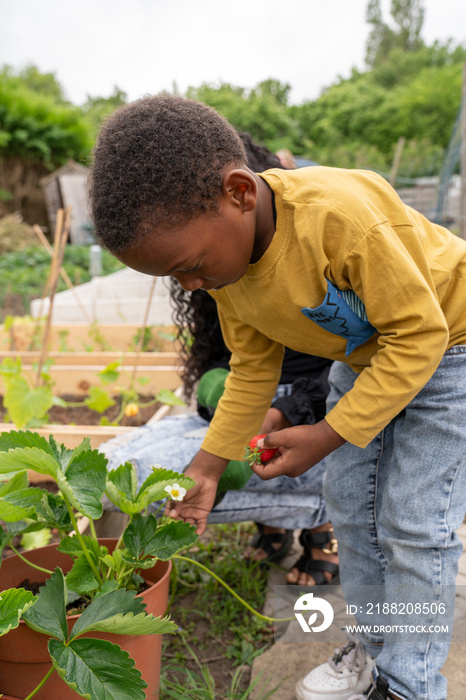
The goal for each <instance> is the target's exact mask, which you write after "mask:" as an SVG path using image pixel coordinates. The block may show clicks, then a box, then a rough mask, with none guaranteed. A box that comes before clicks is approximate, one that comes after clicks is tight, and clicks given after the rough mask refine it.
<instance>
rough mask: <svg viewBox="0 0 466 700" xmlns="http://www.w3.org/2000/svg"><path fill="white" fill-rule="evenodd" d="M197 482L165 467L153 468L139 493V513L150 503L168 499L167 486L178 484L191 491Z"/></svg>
mask: <svg viewBox="0 0 466 700" xmlns="http://www.w3.org/2000/svg"><path fill="white" fill-rule="evenodd" d="M195 483H196V482H195V481H194V480H193V479H191V478H190V477H189V476H185V475H184V474H178V473H177V472H174V471H172V470H170V469H165V468H164V467H159V466H154V467H152V473H151V474H149V476H148V477H147V479H146V480H145V481H144V482H143V483H142V484H141V488H140V489H139V493H138V503H139V511H141V510H144V509H145V508H147V506H148V505H149V504H150V503H154V502H155V501H159V500H160V499H161V498H166V497H167V492H166V491H165V487H166V486H172V485H173V484H178V485H179V486H183V487H184V488H185V489H190V488H191V487H192V486H194V484H195Z"/></svg>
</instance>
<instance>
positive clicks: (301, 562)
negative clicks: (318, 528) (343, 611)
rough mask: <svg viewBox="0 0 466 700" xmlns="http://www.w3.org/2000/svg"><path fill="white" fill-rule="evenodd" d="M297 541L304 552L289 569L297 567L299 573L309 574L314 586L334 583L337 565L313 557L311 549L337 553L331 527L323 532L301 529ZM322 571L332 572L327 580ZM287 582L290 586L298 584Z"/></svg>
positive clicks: (337, 574) (336, 545)
mask: <svg viewBox="0 0 466 700" xmlns="http://www.w3.org/2000/svg"><path fill="white" fill-rule="evenodd" d="M299 543H300V545H301V546H302V547H303V549H304V552H303V554H302V556H301V557H300V558H299V559H298V561H297V562H296V563H295V564H293V566H292V567H291V569H298V571H299V572H300V573H305V574H309V576H312V578H313V579H314V581H315V585H316V586H325V585H327V584H328V583H336V579H337V578H338V576H339V572H340V569H339V566H338V564H334V563H333V562H331V561H326V560H325V559H314V557H313V556H312V549H313V548H314V549H321V550H322V551H323V552H325V554H338V542H337V540H336V539H335V537H334V534H333V527H332V528H330V530H324V531H323V532H311V531H310V530H302V531H301V534H300V535H299ZM324 571H327V572H328V573H330V574H332V578H331V579H330V580H329V579H328V578H327V577H326V576H324ZM287 583H289V585H290V586H296V585H299V584H297V583H291V582H287Z"/></svg>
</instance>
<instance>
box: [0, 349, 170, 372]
mask: <svg viewBox="0 0 466 700" xmlns="http://www.w3.org/2000/svg"><path fill="white" fill-rule="evenodd" d="M39 354H40V353H39V352H38V351H37V350H31V351H28V350H23V351H16V350H0V363H1V362H2V361H3V360H4V359H5V358H6V357H11V358H13V359H17V358H19V359H20V360H21V363H22V364H23V365H32V364H33V363H34V362H38V360H39ZM47 357H48V359H49V360H53V363H54V365H94V366H100V367H101V369H104V368H105V367H107V365H109V364H110V363H111V362H120V363H121V364H122V365H123V366H127V365H131V366H134V362H135V359H136V353H134V352H126V353H125V354H122V353H121V352H113V351H108V352H80V351H78V352H58V351H55V350H52V351H51V352H49V354H48V356H47ZM179 361H180V360H179V355H178V353H176V352H142V353H141V354H140V356H139V367H140V368H141V370H142V368H143V367H147V366H149V367H151V366H153V365H165V366H172V365H173V366H175V367H176V366H178V363H179Z"/></svg>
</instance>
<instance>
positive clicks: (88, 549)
mask: <svg viewBox="0 0 466 700" xmlns="http://www.w3.org/2000/svg"><path fill="white" fill-rule="evenodd" d="M28 470H34V471H35V472H36V473H38V474H42V475H46V476H48V477H51V478H52V479H53V480H54V481H55V483H56V485H57V487H58V493H57V494H54V493H51V492H50V491H46V490H44V489H41V488H38V487H34V488H33V487H30V486H29V481H28ZM2 478H3V479H8V480H7V481H5V482H2V481H1V479H2ZM193 485H194V482H193V480H192V479H190V478H189V477H187V476H185V475H184V474H178V473H177V472H174V471H171V470H169V469H165V468H163V467H160V466H154V467H153V468H152V472H151V474H150V475H149V476H148V477H147V479H146V480H145V481H144V482H143V483H142V484H141V486H140V487H138V480H137V473H136V469H135V467H134V466H133V465H132V464H131V463H129V462H127V463H125V464H122V465H120V466H119V467H118V468H116V469H114V470H111V471H109V472H108V471H107V459H106V457H105V456H104V455H103V454H102V453H100V452H98V451H97V450H92V449H91V448H90V440H89V438H85V439H84V440H83V441H82V442H81V443H80V445H78V447H76V448H75V449H74V450H70V449H67V448H66V447H65V446H64V445H61V444H58V443H57V442H56V441H55V439H54V438H53V436H50V437H49V439H48V440H46V438H44V437H41V436H39V435H38V434H37V433H32V432H30V431H12V432H10V433H2V434H1V435H0V520H2V521H3V523H4V527H3V528H1V527H0V555H1V553H2V551H3V549H4V548H5V546H7V545H8V546H9V547H10V548H11V549H12V550H13V551H14V552H15V553H16V554H17V555H18V557H20V558H21V559H22V560H23V561H24V562H26V563H27V564H29V565H31V567H33V568H37V569H40V571H41V572H43V573H44V572H45V573H46V574H48V575H49V578H48V579H47V581H46V583H45V584H44V585H43V586H42V587H41V588H40V590H39V595H38V596H33V595H32V594H31V593H29V592H28V591H26V590H24V589H21V588H19V589H8V590H5V591H3V592H1V593H0V636H2V635H3V634H6V633H8V632H9V631H10V630H13V629H15V628H16V627H18V625H19V623H20V620H24V622H25V624H26V625H27V626H28V627H30V628H32V629H33V630H36V631H37V632H40V633H42V634H45V635H47V636H49V637H50V639H49V641H48V652H49V655H50V659H51V667H50V669H49V671H48V672H47V674H46V676H45V677H44V678H43V679H42V681H41V682H40V683H39V685H38V686H37V687H36V688H35V689H34V690H33V691H32V692H31V693H29V695H28V699H29V698H32V697H33V696H34V695H35V694H36V693H37V692H38V690H39V689H40V688H42V686H43V685H44V683H46V681H47V679H48V677H49V676H50V675H51V674H52V673H53V671H54V670H55V669H56V670H57V672H58V673H59V675H60V677H61V678H62V679H63V681H64V682H65V683H66V684H67V685H68V686H69V687H70V688H72V689H74V690H75V691H76V692H77V693H78V695H80V696H82V697H88V698H90V700H103V698H109V699H110V698H114V699H115V700H123V699H124V700H128V698H131V699H132V700H133V699H139V698H140V699H141V700H143V698H144V697H145V694H144V688H145V687H146V685H147V684H146V683H145V681H144V680H143V679H142V678H141V674H140V672H139V671H138V670H137V669H136V668H135V667H134V662H133V660H132V659H131V658H129V655H128V653H127V652H126V651H123V650H122V649H121V648H120V647H119V646H118V645H115V644H112V643H110V642H108V641H103V640H101V639H94V638H92V637H91V638H89V637H86V638H83V636H82V635H84V634H86V635H87V634H88V633H92V632H111V633H116V634H125V635H141V634H144V635H146V634H162V633H167V632H174V631H175V630H176V625H175V624H174V623H173V622H172V621H171V620H170V619H169V618H168V617H160V616H158V617H154V616H153V615H150V614H149V615H148V614H146V612H145V609H144V608H145V604H144V603H143V602H142V601H141V599H140V598H139V597H135V596H136V593H137V591H138V589H139V587H140V584H141V583H142V582H143V577H142V576H141V572H143V571H144V570H145V569H151V568H152V567H153V566H154V565H155V563H156V562H157V561H158V560H161V561H168V560H180V561H184V562H188V563H190V564H194V565H195V566H197V567H199V568H200V569H201V570H202V571H204V572H205V573H207V574H209V575H211V576H213V577H214V578H215V580H216V581H218V582H219V583H220V584H222V585H223V586H224V587H225V588H226V589H227V590H228V591H229V592H230V593H231V594H232V595H233V596H234V597H235V598H237V599H238V600H239V601H240V602H241V603H242V604H243V605H244V606H245V607H246V608H247V609H248V610H249V611H250V612H252V613H254V614H255V615H257V616H258V617H260V618H261V619H263V620H266V621H269V622H271V621H274V619H273V618H270V617H267V616H265V615H262V614H260V613H258V612H256V611H255V610H254V609H253V608H252V607H251V606H250V605H249V604H248V603H246V602H245V601H244V600H242V599H241V598H240V597H239V596H238V595H237V594H236V593H235V592H234V591H233V590H232V589H231V588H230V587H229V586H228V585H227V584H226V583H225V582H224V581H223V580H222V579H221V578H219V577H218V576H217V575H216V574H215V573H214V572H212V571H211V570H210V569H208V568H207V567H205V566H204V565H203V564H201V563H200V562H198V561H195V560H193V559H191V558H189V557H187V556H185V555H184V554H180V552H181V551H182V550H185V549H187V548H189V547H190V546H191V545H192V544H194V542H196V540H197V535H196V529H195V527H194V526H192V525H190V524H188V523H185V522H183V521H181V520H172V519H171V518H169V517H167V516H162V517H159V518H157V517H156V515H157V514H153V513H149V512H148V508H149V505H150V504H151V503H154V502H156V501H160V500H161V499H163V498H165V497H167V495H168V497H169V498H171V499H173V500H180V499H182V498H183V497H184V496H185V494H186V490H187V489H189V488H191V487H192V486H193ZM104 494H105V495H106V496H107V497H108V498H109V499H110V501H112V503H114V505H115V506H116V507H117V508H118V509H119V510H120V511H121V512H123V513H126V514H127V515H128V516H129V522H128V525H127V527H126V529H125V531H124V532H123V534H122V535H121V537H120V539H119V540H118V542H117V544H116V546H115V548H114V550H113V551H109V549H108V548H107V547H106V546H105V545H103V544H102V543H101V542H99V540H98V539H97V537H96V533H95V525H94V521H95V520H97V519H99V518H100V517H101V515H102V514H103V506H102V502H101V499H102V497H103V495H104ZM162 507H163V506H161V508H162ZM159 510H160V509H159ZM82 517H87V518H88V519H89V524H90V528H89V529H90V534H89V535H83V534H81V532H80V530H79V527H78V519H79V518H82ZM42 528H53V529H55V530H56V531H57V532H58V535H59V538H60V544H59V545H58V550H59V551H60V552H61V553H63V554H65V555H68V556H70V557H71V560H72V562H71V568H70V570H69V572H68V573H66V575H65V574H64V573H63V571H62V570H61V569H60V568H56V569H55V571H50V570H46V569H44V568H43V567H40V566H38V565H36V564H33V563H32V562H31V561H29V560H28V559H27V553H26V555H25V554H23V553H20V552H18V551H17V550H16V548H15V546H14V544H13V540H14V538H15V536H16V535H24V534H27V533H33V532H37V531H39V530H41V529H42ZM79 599H84V601H85V602H86V603H88V605H87V607H85V609H84V611H83V612H82V613H81V614H80V616H79V618H78V620H77V622H76V623H75V625H74V626H73V628H72V629H71V630H70V631H68V624H67V619H66V606H67V602H69V601H70V600H71V601H78V600H79ZM75 604H76V605H77V602H76V603H75Z"/></svg>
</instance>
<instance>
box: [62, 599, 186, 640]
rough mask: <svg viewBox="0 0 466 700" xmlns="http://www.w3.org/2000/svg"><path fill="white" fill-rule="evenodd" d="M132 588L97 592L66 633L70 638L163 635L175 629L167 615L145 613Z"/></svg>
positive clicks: (144, 606)
mask: <svg viewBox="0 0 466 700" xmlns="http://www.w3.org/2000/svg"><path fill="white" fill-rule="evenodd" d="M135 595H136V594H135V592H134V591H126V590H123V589H118V590H116V591H112V592H110V593H107V594H106V595H101V596H99V597H98V598H96V599H95V600H93V601H92V603H91V604H90V605H89V606H88V607H87V608H86V609H85V610H84V612H83V613H82V615H80V617H79V619H78V620H77V622H76V623H75V625H74V627H73V629H72V630H71V633H70V639H76V638H77V637H79V636H81V635H83V634H88V633H89V632H109V633H112V634H135V635H139V634H165V633H166V632H174V631H175V630H176V629H177V626H176V625H175V623H173V622H171V621H170V620H169V619H168V618H163V619H162V618H160V617H154V615H147V614H146V612H145V608H146V604H145V603H144V601H143V599H142V598H139V597H138V598H136V597H135Z"/></svg>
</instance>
